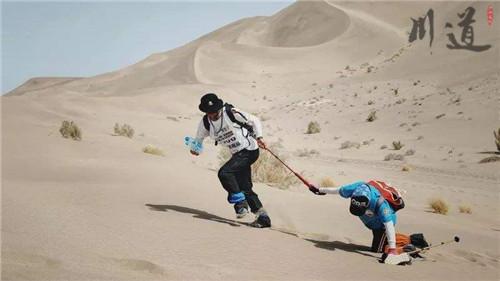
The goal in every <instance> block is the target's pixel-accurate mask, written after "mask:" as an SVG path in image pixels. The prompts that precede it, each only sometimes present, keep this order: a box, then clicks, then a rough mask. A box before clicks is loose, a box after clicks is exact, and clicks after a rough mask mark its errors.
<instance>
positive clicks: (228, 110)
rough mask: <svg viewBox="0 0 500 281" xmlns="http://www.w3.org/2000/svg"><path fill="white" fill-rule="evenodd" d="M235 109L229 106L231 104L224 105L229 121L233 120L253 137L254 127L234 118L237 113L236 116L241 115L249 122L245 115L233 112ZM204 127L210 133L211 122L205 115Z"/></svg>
mask: <svg viewBox="0 0 500 281" xmlns="http://www.w3.org/2000/svg"><path fill="white" fill-rule="evenodd" d="M233 108H234V106H233V105H232V104H229V103H225V104H224V111H225V112H226V114H227V116H228V117H229V120H231V121H232V122H233V123H236V124H238V125H239V126H240V127H242V128H245V129H247V131H248V133H249V135H251V136H252V135H253V134H254V132H253V127H252V126H250V125H249V124H248V123H246V122H245V123H243V122H240V121H238V120H237V119H236V118H235V117H234V113H235V112H236V114H239V115H241V116H242V117H243V118H244V119H245V120H247V118H246V117H245V116H244V115H243V114H241V113H239V112H238V111H235V112H233ZM203 126H205V129H207V131H209V132H210V121H209V120H208V116H207V115H206V114H205V116H203ZM215 145H217V142H215Z"/></svg>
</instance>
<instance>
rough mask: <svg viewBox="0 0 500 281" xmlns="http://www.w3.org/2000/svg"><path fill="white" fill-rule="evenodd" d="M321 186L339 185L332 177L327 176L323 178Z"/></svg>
mask: <svg viewBox="0 0 500 281" xmlns="http://www.w3.org/2000/svg"><path fill="white" fill-rule="evenodd" d="M320 186H321V187H335V186H337V185H336V184H335V182H334V181H333V179H332V178H330V177H325V178H323V179H321V183H320Z"/></svg>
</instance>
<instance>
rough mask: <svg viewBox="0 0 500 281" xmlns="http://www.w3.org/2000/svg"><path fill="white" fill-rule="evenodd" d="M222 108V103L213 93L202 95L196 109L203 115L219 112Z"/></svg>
mask: <svg viewBox="0 0 500 281" xmlns="http://www.w3.org/2000/svg"><path fill="white" fill-rule="evenodd" d="M223 106H224V102H223V101H222V100H221V99H219V98H218V97H217V95H216V94H214V93H208V94H205V95H203V97H201V100H200V105H199V106H198V108H199V109H200V110H201V111H202V112H205V113H214V112H217V111H219V110H220V109H221V108H222V107H223Z"/></svg>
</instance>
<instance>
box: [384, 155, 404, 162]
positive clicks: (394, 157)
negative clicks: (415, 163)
mask: <svg viewBox="0 0 500 281" xmlns="http://www.w3.org/2000/svg"><path fill="white" fill-rule="evenodd" d="M404 159H405V157H404V155H402V154H396V153H389V154H387V155H386V156H385V157H384V161H391V160H399V161H403V160H404Z"/></svg>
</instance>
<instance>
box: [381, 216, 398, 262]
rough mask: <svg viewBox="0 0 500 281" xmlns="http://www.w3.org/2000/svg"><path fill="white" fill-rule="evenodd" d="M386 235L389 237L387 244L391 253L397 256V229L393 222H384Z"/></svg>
mask: <svg viewBox="0 0 500 281" xmlns="http://www.w3.org/2000/svg"><path fill="white" fill-rule="evenodd" d="M384 226H385V235H386V236H387V244H388V246H389V253H391V252H392V254H397V252H396V229H395V228H394V223H393V222H392V221H388V222H384Z"/></svg>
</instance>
